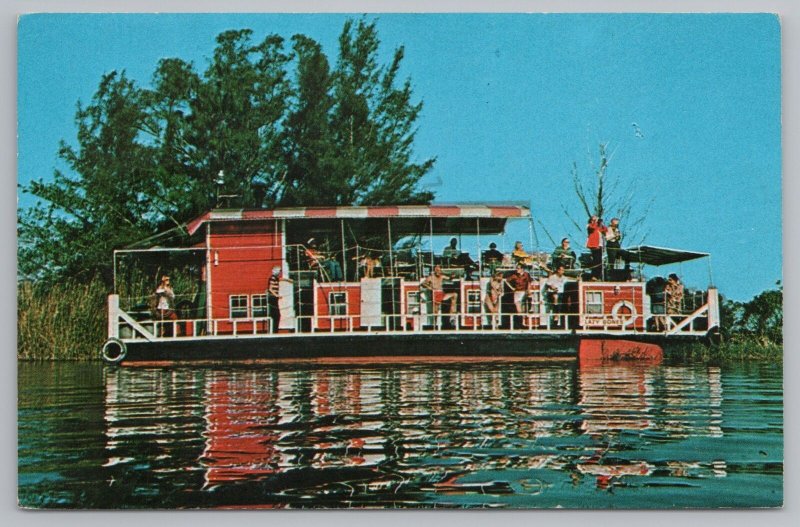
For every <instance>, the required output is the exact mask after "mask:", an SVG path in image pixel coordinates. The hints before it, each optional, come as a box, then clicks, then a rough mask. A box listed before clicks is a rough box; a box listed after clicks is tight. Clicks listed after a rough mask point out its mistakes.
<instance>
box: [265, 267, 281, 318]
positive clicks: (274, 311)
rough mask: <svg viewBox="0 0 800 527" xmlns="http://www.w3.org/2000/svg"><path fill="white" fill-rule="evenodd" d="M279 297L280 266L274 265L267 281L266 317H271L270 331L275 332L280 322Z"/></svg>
mask: <svg viewBox="0 0 800 527" xmlns="http://www.w3.org/2000/svg"><path fill="white" fill-rule="evenodd" d="M280 299H281V268H280V266H277V265H276V266H275V267H273V268H272V274H271V275H270V277H269V281H268V282H267V317H269V318H270V319H272V328H271V329H270V332H271V333H277V332H278V328H279V327H280V323H281V308H280V305H279V301H280Z"/></svg>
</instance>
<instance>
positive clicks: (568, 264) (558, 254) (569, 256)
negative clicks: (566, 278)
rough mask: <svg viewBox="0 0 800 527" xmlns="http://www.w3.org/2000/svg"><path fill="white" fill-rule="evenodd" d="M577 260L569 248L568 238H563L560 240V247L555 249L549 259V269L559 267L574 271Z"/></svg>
mask: <svg viewBox="0 0 800 527" xmlns="http://www.w3.org/2000/svg"><path fill="white" fill-rule="evenodd" d="M577 259H578V258H577V256H575V251H573V250H572V249H570V248H569V238H564V239H563V240H561V245H560V246H559V247H556V249H555V250H554V251H553V254H552V255H551V257H550V269H558V268H559V267H563V268H564V269H574V268H575V261H576V260H577Z"/></svg>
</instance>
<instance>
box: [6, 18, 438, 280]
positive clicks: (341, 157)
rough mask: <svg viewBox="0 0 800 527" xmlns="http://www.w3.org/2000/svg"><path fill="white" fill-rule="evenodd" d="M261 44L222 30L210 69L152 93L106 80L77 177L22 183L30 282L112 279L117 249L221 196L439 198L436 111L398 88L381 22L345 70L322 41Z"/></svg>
mask: <svg viewBox="0 0 800 527" xmlns="http://www.w3.org/2000/svg"><path fill="white" fill-rule="evenodd" d="M252 36H253V34H252V31H250V30H248V29H242V30H231V31H225V32H223V33H221V34H220V35H219V36H218V37H217V40H216V47H215V49H214V53H213V56H212V57H211V59H210V60H209V63H208V65H207V68H206V69H205V71H204V72H203V73H202V74H200V73H198V72H197V71H196V70H195V67H194V65H193V64H192V63H189V62H186V61H184V60H182V59H180V58H169V59H164V60H162V61H160V62H159V63H158V65H157V67H156V69H155V72H154V74H153V77H152V83H151V85H150V86H148V87H145V88H142V87H138V86H136V85H135V84H134V82H133V81H131V80H129V79H128V78H127V77H126V76H125V74H124V73H117V72H111V73H109V74H107V75H104V76H103V78H102V79H101V82H100V85H99V87H98V90H97V93H96V94H95V95H94V97H93V98H92V101H91V103H90V104H89V105H88V106H86V107H85V108H84V107H82V106H81V105H80V104H79V106H78V110H77V113H76V125H77V128H78V135H77V144H76V146H70V145H67V144H66V143H64V142H62V144H61V147H60V149H59V157H60V158H61V159H62V160H63V161H64V163H65V164H66V166H67V168H68V170H67V171H58V170H57V171H56V172H55V174H54V176H53V178H52V179H49V180H43V179H38V180H35V181H34V182H33V183H31V184H29V185H24V186H22V187H21V190H22V192H27V193H30V194H32V195H34V196H36V197H37V198H38V202H37V204H36V205H35V206H33V207H30V208H28V209H26V210H22V211H20V213H19V247H20V248H19V261H20V265H19V269H20V275H21V276H22V277H27V278H47V279H52V280H55V279H58V278H60V277H67V276H71V277H86V278H88V277H91V276H94V275H97V274H98V273H99V274H100V275H101V276H102V277H103V278H104V279H105V281H106V282H107V283H108V282H109V281H110V277H111V267H110V262H109V261H110V255H111V252H112V250H113V249H116V248H121V247H124V246H126V245H129V244H131V243H132V242H134V241H136V240H140V239H142V238H145V237H147V236H149V235H152V234H154V233H155V232H158V231H159V230H164V229H166V228H171V227H180V226H182V225H183V224H184V223H185V222H186V221H188V220H190V219H192V218H193V217H196V216H197V215H199V214H201V213H203V212H205V211H206V210H208V209H210V208H212V207H214V206H216V205H217V204H218V197H219V196H218V195H219V194H221V193H224V194H229V195H236V196H238V202H237V205H241V206H251V207H252V206H254V205H256V204H258V205H261V203H258V202H260V201H261V198H264V199H265V202H264V203H263V205H265V206H276V205H297V204H302V205H350V204H352V205H355V204H359V205H361V204H363V205H369V204H385V203H398V204H402V203H420V202H428V201H430V200H431V199H432V197H433V196H432V194H431V193H430V192H425V191H420V190H418V188H417V185H418V182H419V180H420V179H421V178H422V176H424V175H425V174H426V173H427V172H428V171H429V170H430V169H431V168H432V166H433V163H434V160H433V159H428V160H425V161H423V162H421V163H416V162H414V161H413V142H414V137H415V134H416V128H415V122H416V120H417V118H418V117H419V112H420V111H421V108H422V104H421V103H413V102H412V100H411V99H412V93H411V83H410V81H409V80H406V81H405V82H404V83H402V84H401V85H400V86H398V85H397V84H398V82H397V77H398V72H399V68H400V63H401V61H402V58H403V49H402V48H400V49H398V50H396V51H395V53H394V56H393V58H392V60H391V62H390V63H389V64H388V65H386V66H381V65H380V64H379V63H378V60H377V52H378V46H379V40H378V36H377V30H376V27H375V23H374V22H367V21H366V20H365V19H363V18H362V19H360V20H359V21H358V22H357V23H355V22H353V21H348V22H346V23H345V25H344V28H343V30H342V34H341V37H340V39H339V57H338V58H337V60H336V66H335V68H334V69H333V70H331V67H330V61H329V60H328V58H327V57H326V55H325V54H324V53H323V51H322V48H321V46H320V45H319V44H318V43H317V42H315V41H314V40H313V39H311V38H309V37H306V36H304V35H296V36H294V37H293V38H292V49H291V50H289V51H287V50H286V49H285V46H284V40H283V39H282V38H281V37H280V36H277V35H268V36H267V37H266V38H265V39H264V40H262V41H261V42H259V43H253V39H252ZM292 68H294V71H292Z"/></svg>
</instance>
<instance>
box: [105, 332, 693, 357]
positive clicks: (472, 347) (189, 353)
mask: <svg viewBox="0 0 800 527" xmlns="http://www.w3.org/2000/svg"><path fill="white" fill-rule="evenodd" d="M687 340H694V341H696V340H698V339H696V338H693V339H686V338H681V339H676V338H675V337H670V338H666V337H663V336H649V335H647V336H646V335H641V336H635V337H630V336H625V337H609V336H602V335H600V336H584V335H576V334H572V333H565V334H556V335H553V334H548V335H542V334H534V333H528V334H520V333H507V334H506V333H495V334H469V333H463V332H462V333H457V332H453V333H445V334H443V333H435V334H434V333H431V334H424V333H421V334H407V333H398V334H391V333H381V334H362V335H340V334H316V335H302V336H298V335H282V336H277V337H276V336H264V337H230V338H220V337H216V338H213V339H196V338H187V339H169V340H159V341H156V342H148V341H145V340H137V341H133V342H131V341H129V342H126V344H125V348H126V351H125V354H124V357H123V359H122V360H120V361H119V362H121V363H135V362H154V361H181V362H183V361H215V362H220V361H247V360H272V359H274V360H290V361H303V360H316V359H333V360H337V359H362V360H369V359H375V360H379V359H380V360H381V361H386V360H390V361H391V360H393V359H397V360H400V359H403V360H404V361H406V360H410V361H413V360H415V359H419V360H421V361H422V360H426V359H428V360H430V359H433V358H437V357H450V358H452V357H460V358H464V359H471V360H495V359H498V360H499V359H526V358H532V359H535V358H553V359H576V358H580V359H581V361H585V360H590V361H591V360H601V361H604V360H647V361H652V360H660V359H661V357H662V353H663V350H664V348H665V347H670V346H672V345H675V344H679V343H681V342H683V343H685V342H687Z"/></svg>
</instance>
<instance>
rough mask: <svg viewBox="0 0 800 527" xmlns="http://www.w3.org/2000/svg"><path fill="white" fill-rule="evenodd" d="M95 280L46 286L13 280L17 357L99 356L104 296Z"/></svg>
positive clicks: (102, 287) (103, 335)
mask: <svg viewBox="0 0 800 527" xmlns="http://www.w3.org/2000/svg"><path fill="white" fill-rule="evenodd" d="M107 294H108V291H107V290H106V287H105V285H104V284H103V283H102V282H101V281H100V280H99V279H96V280H92V281H90V282H88V283H79V282H74V281H70V282H62V283H58V284H53V285H50V286H44V285H41V284H34V283H32V282H19V283H18V284H17V359H20V360H93V359H99V357H100V354H99V351H100V347H101V346H102V345H103V341H104V340H105V338H106V332H107V321H106V309H105V306H106V304H107V301H106V297H107Z"/></svg>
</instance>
